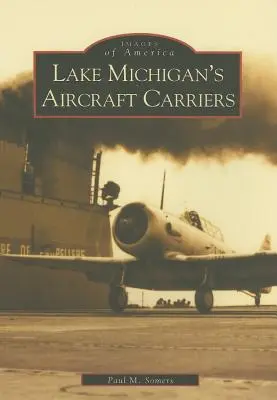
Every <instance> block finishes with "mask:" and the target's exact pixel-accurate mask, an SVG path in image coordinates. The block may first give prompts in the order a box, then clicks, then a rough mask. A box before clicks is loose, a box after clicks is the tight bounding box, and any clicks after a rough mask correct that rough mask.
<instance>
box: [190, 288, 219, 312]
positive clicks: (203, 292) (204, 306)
mask: <svg viewBox="0 0 277 400" xmlns="http://www.w3.org/2000/svg"><path fill="white" fill-rule="evenodd" d="M194 301H195V306H196V308H197V310H198V311H199V312H200V313H201V314H207V313H209V312H210V311H211V309H212V308H213V305H214V295H213V292H212V290H211V289H209V288H201V289H198V290H196V292H195V298H194Z"/></svg>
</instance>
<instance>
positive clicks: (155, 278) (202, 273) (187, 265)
mask: <svg viewBox="0 0 277 400" xmlns="http://www.w3.org/2000/svg"><path fill="white" fill-rule="evenodd" d="M0 257H1V258H2V259H3V258H4V259H6V260H7V261H12V262H14V263H17V264H19V265H22V264H23V265H24V264H25V265H27V266H32V265H33V266H37V267H46V268H50V269H53V270H72V271H76V272H82V273H84V274H85V275H86V276H87V278H88V279H89V280H93V281H96V282H103V283H111V282H112V281H113V280H114V279H116V277H117V276H120V274H121V271H122V268H124V267H127V269H126V285H127V286H132V287H137V288H145V289H158V290H159V289H160V290H174V289H175V290H181V289H188V290H193V289H195V288H197V287H198V286H199V285H200V284H201V283H202V282H203V281H204V280H205V279H206V276H209V277H210V278H211V285H212V287H213V288H214V289H216V288H221V287H222V284H223V286H224V287H225V288H227V286H228V282H230V287H228V288H229V289H230V288H233V289H240V288H244V287H252V286H253V287H254V286H256V285H258V287H266V286H273V285H277V252H272V251H266V252H258V253H252V254H251V253H248V254H212V255H204V256H185V255H182V254H177V253H174V254H173V253H171V254H170V253H168V254H167V255H166V256H165V258H163V259H160V260H156V261H153V260H139V259H136V258H131V257H130V256H129V257H125V258H119V259H117V258H113V257H59V256H45V255H28V256H22V255H13V254H5V255H0ZM226 285H227V286H226Z"/></svg>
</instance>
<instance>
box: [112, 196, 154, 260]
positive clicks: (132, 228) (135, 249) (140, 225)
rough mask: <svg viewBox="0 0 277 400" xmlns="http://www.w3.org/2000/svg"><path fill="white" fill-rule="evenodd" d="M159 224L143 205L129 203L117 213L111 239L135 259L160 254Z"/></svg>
mask: <svg viewBox="0 0 277 400" xmlns="http://www.w3.org/2000/svg"><path fill="white" fill-rule="evenodd" d="M158 225H159V223H158V222H157V220H156V216H155V214H154V213H153V212H152V210H151V209H150V208H149V207H147V206H146V205H145V204H144V203H139V202H137V203H130V204H128V205H126V206H124V207H122V209H121V210H120V211H119V213H118V215H117V216H116V218H115V221H114V224H113V229H112V232H113V238H114V240H115V242H116V244H117V245H118V247H119V248H120V249H121V250H123V251H125V252H126V253H129V254H131V255H133V256H135V257H143V256H144V255H147V257H149V256H151V255H153V256H157V255H158V254H159V253H161V250H162V248H161V241H160V240H158V239H159V229H158Z"/></svg>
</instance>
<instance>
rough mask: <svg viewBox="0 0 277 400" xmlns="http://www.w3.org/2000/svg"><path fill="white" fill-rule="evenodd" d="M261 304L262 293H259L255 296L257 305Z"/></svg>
mask: <svg viewBox="0 0 277 400" xmlns="http://www.w3.org/2000/svg"><path fill="white" fill-rule="evenodd" d="M260 304H261V295H260V293H257V294H256V296H255V306H256V307H259V306H260Z"/></svg>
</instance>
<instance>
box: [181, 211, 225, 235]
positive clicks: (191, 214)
mask: <svg viewBox="0 0 277 400" xmlns="http://www.w3.org/2000/svg"><path fill="white" fill-rule="evenodd" d="M179 218H180V220H181V221H184V222H186V223H189V224H190V225H192V226H195V227H196V228H197V229H199V230H201V231H203V232H206V233H207V234H208V235H210V236H212V237H213V238H215V239H217V240H220V241H222V242H223V241H224V237H223V234H222V232H221V230H220V229H219V228H218V227H217V226H215V225H214V224H212V223H211V222H210V221H208V220H207V219H205V218H203V217H200V215H199V214H198V212H197V211H194V210H186V211H184V212H183V214H181V215H180V217H179Z"/></svg>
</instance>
